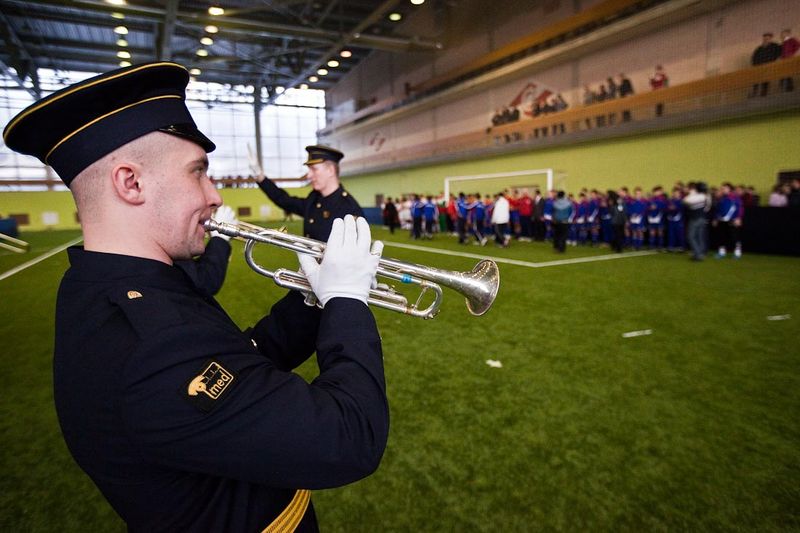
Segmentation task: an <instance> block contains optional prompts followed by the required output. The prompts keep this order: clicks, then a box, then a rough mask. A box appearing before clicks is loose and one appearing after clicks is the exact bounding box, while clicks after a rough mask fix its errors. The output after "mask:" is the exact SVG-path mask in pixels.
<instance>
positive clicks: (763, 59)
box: [750, 32, 782, 97]
mask: <svg viewBox="0 0 800 533" xmlns="http://www.w3.org/2000/svg"><path fill="white" fill-rule="evenodd" d="M762 37H763V41H762V42H761V44H760V45H759V46H758V47H757V48H756V49H755V50H754V51H753V57H752V58H751V60H750V62H751V63H752V65H753V66H754V67H755V66H757V65H763V64H765V63H771V62H772V61H775V60H776V59H778V58H779V57H781V52H782V49H781V45H779V44H778V43H776V42H775V41H773V40H772V37H773V35H772V32H766V33H764V35H763V36H762ZM768 92H769V82H768V81H763V82H761V83H755V84H753V90H752V91H751V93H750V96H751V97H753V96H757V95H759V94H760V95H761V96H767V93H768Z"/></svg>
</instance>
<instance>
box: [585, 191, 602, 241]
mask: <svg viewBox="0 0 800 533" xmlns="http://www.w3.org/2000/svg"><path fill="white" fill-rule="evenodd" d="M586 231H587V233H588V234H589V238H590V239H591V243H592V246H597V245H598V244H599V242H600V193H599V192H597V189H592V191H591V192H590V193H589V202H588V205H587V208H586Z"/></svg>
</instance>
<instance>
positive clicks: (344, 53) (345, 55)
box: [339, 50, 353, 57]
mask: <svg viewBox="0 0 800 533" xmlns="http://www.w3.org/2000/svg"><path fill="white" fill-rule="evenodd" d="M339 55H340V56H342V57H350V56H352V55H353V52H351V51H350V50H342V51H341V52H339Z"/></svg>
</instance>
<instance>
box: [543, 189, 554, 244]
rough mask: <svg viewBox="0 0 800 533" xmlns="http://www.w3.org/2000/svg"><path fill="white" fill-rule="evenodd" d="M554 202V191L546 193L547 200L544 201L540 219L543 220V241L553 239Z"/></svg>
mask: <svg viewBox="0 0 800 533" xmlns="http://www.w3.org/2000/svg"><path fill="white" fill-rule="evenodd" d="M555 201H556V191H554V190H550V191H547V198H546V199H545V200H544V207H543V208H542V219H543V220H544V240H546V241H549V240H552V239H553V202H555Z"/></svg>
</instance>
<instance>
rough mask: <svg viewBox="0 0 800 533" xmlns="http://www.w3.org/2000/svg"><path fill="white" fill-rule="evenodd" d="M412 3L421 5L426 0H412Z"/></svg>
mask: <svg viewBox="0 0 800 533" xmlns="http://www.w3.org/2000/svg"><path fill="white" fill-rule="evenodd" d="M411 3H412V4H414V5H415V6H421V5H422V4H424V3H425V0H411Z"/></svg>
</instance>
